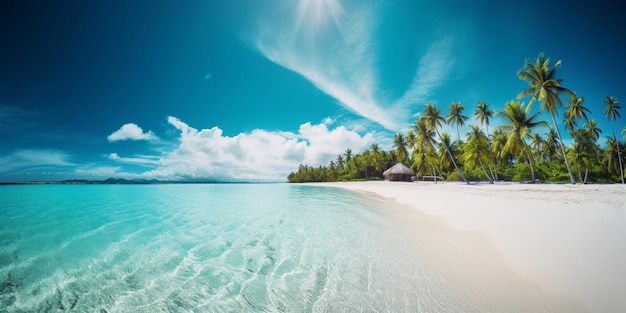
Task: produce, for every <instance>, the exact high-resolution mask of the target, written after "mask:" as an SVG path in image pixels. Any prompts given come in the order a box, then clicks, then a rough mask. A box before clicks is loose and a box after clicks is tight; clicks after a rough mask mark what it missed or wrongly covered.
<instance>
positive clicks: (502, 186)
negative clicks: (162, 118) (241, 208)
mask: <svg viewBox="0 0 626 313" xmlns="http://www.w3.org/2000/svg"><path fill="white" fill-rule="evenodd" d="M315 185H316V186H329V187H340V188H345V189H350V190H355V191H361V192H366V193H368V194H369V196H374V194H375V195H378V196H379V197H382V198H385V199H388V200H387V201H391V200H393V201H396V202H398V203H401V204H405V205H408V206H405V208H406V209H405V211H398V210H396V209H394V212H392V213H391V214H394V215H397V216H398V217H400V218H401V219H402V221H403V222H405V223H407V224H408V226H409V227H412V228H414V229H416V237H419V238H418V239H417V240H421V241H422V245H424V246H426V247H429V248H428V249H427V250H428V252H427V253H431V254H432V255H433V258H438V260H437V262H439V264H440V266H441V267H442V268H445V272H446V273H447V274H448V275H450V276H451V279H454V280H455V281H458V282H461V286H463V284H465V286H464V287H463V288H465V289H475V288H477V289H484V290H483V292H485V293H506V292H507V290H506V289H507V288H508V286H509V285H511V284H513V282H515V284H517V283H518V282H520V281H521V283H519V284H521V285H523V286H522V287H520V288H525V289H524V290H529V292H536V291H539V292H541V293H542V294H546V295H550V296H549V297H548V298H549V299H550V300H547V301H551V302H553V304H554V307H555V308H560V309H559V311H561V310H563V311H572V312H573V311H588V312H626V296H625V293H624V292H625V290H626V186H623V185H549V184H541V185H527V184H513V183H497V184H494V185H489V184H475V185H466V184H461V183H439V184H434V183H432V182H418V183H396V182H350V183H324V184H315ZM390 207H392V206H391V205H390ZM426 229H428V230H426ZM426 231H427V232H426ZM425 234H431V235H430V236H427V235H425ZM424 237H428V238H424ZM515 290H518V289H515ZM510 291H511V292H510V293H513V292H515V293H518V291H514V290H510ZM467 292H474V291H471V290H468V291H467ZM470 296H471V295H470ZM520 297H521V295H520ZM507 299H508V298H507ZM507 301H508V300H507ZM520 301H524V300H523V297H522V298H520ZM511 305H512V306H516V305H517V304H516V303H514V302H511Z"/></svg>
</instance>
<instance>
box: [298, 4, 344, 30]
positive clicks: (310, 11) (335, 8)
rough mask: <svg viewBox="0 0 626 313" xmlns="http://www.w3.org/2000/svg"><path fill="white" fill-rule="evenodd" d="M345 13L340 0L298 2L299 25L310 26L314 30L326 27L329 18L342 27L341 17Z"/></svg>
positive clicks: (336, 25) (339, 27)
mask: <svg viewBox="0 0 626 313" xmlns="http://www.w3.org/2000/svg"><path fill="white" fill-rule="evenodd" d="M343 14H344V11H343V8H342V7H341V4H339V1H338V0H300V2H299V3H298V26H299V27H301V26H305V25H306V26H308V27H311V28H313V30H320V29H321V28H323V27H325V26H326V25H327V24H328V23H329V20H330V21H332V22H333V24H334V26H335V27H337V28H338V29H341V23H340V19H341V16H342V15H343Z"/></svg>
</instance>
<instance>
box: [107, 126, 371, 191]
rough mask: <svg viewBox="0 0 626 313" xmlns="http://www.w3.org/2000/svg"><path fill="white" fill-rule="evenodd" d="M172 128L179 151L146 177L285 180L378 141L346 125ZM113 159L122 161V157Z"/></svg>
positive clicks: (171, 154) (167, 155) (164, 159)
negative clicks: (235, 130) (301, 168)
mask: <svg viewBox="0 0 626 313" xmlns="http://www.w3.org/2000/svg"><path fill="white" fill-rule="evenodd" d="M167 120H168V123H169V124H170V125H172V126H173V127H175V128H176V129H177V130H178V131H180V136H179V138H178V141H179V142H178V147H177V148H175V149H174V150H172V151H170V152H168V153H165V154H164V155H163V156H161V157H160V159H159V160H158V162H157V166H156V168H155V169H153V170H151V171H147V172H144V173H143V174H141V176H142V177H143V178H158V179H174V180H214V181H251V182H262V181H285V180H286V177H287V174H288V173H289V172H292V171H294V170H296V169H297V167H298V165H299V164H309V165H313V164H326V163H328V162H329V161H330V160H332V159H334V158H335V157H336V156H337V155H338V154H341V153H343V152H344V151H345V149H346V148H350V149H352V150H353V151H360V150H363V149H364V148H366V147H367V146H369V145H370V144H371V143H372V142H373V141H374V140H373V136H372V135H371V134H366V135H363V136H362V135H360V134H358V133H356V132H354V131H350V130H348V129H346V128H345V127H343V126H339V127H336V128H334V129H329V128H328V125H327V124H325V123H320V124H316V125H313V124H311V123H305V124H302V125H301V126H300V129H299V130H298V132H272V131H267V130H261V129H257V130H254V131H252V132H249V133H240V134H238V135H236V136H225V135H224V134H223V132H222V130H221V129H220V128H219V127H213V128H208V129H200V130H198V129H196V128H193V127H191V126H189V125H188V124H187V123H185V122H183V121H181V120H180V119H178V118H176V117H171V116H170V117H168V119H167ZM109 158H110V159H113V160H118V161H122V160H124V158H122V157H120V156H119V155H117V154H112V155H110V156H109Z"/></svg>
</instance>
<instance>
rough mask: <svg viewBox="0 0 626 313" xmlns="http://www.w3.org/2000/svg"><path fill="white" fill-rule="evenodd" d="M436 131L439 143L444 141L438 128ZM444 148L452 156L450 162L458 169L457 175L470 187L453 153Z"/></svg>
mask: <svg viewBox="0 0 626 313" xmlns="http://www.w3.org/2000/svg"><path fill="white" fill-rule="evenodd" d="M435 131H436V132H437V136H439V141H443V140H442V139H441V134H439V129H437V127H435ZM443 147H444V148H446V151H447V152H448V155H449V156H450V160H452V164H454V168H455V169H456V171H457V173H459V176H461V178H462V179H463V181H464V182H465V183H466V184H468V185H469V181H467V179H466V178H465V176H463V174H462V173H461V170H459V167H458V166H457V165H456V161H454V156H453V155H452V152H450V149H448V147H447V146H445V145H444V146H443Z"/></svg>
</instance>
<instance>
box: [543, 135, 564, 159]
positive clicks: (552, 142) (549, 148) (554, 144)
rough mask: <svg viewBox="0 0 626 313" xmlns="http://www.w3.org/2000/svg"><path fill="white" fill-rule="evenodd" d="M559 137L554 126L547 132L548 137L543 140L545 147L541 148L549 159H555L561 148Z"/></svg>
mask: <svg viewBox="0 0 626 313" xmlns="http://www.w3.org/2000/svg"><path fill="white" fill-rule="evenodd" d="M559 145H560V143H559V138H558V135H557V134H556V132H555V131H554V129H553V128H552V127H550V129H549V130H548V132H547V133H546V138H545V139H544V140H543V148H542V149H541V150H542V151H541V152H542V154H543V156H544V157H545V158H546V159H547V160H548V161H554V160H555V159H556V155H557V153H558V150H559Z"/></svg>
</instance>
